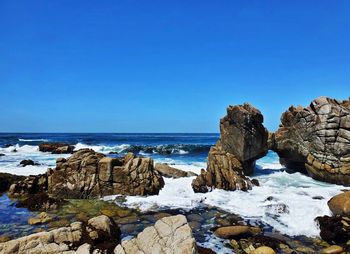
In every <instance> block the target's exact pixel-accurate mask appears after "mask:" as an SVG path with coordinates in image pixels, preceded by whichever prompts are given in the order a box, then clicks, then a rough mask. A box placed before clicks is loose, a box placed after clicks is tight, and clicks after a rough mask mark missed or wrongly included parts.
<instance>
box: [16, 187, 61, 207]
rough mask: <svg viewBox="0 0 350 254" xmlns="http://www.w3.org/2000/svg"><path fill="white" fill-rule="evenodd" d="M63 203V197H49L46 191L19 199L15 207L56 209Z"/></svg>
mask: <svg viewBox="0 0 350 254" xmlns="http://www.w3.org/2000/svg"><path fill="white" fill-rule="evenodd" d="M64 203H65V201H64V200H63V199H59V198H53V197H49V196H48V195H47V193H46V192H39V193H36V194H32V195H29V196H28V197H27V198H25V199H23V200H19V201H18V203H17V204H16V207H25V208H28V209H29V210H31V211H50V210H56V209H57V208H58V207H60V206H61V205H62V204H64Z"/></svg>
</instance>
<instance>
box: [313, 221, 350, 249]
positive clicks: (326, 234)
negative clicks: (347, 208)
mask: <svg viewBox="0 0 350 254" xmlns="http://www.w3.org/2000/svg"><path fill="white" fill-rule="evenodd" d="M316 221H317V222H318V224H319V227H320V236H321V238H322V239H323V240H325V241H327V242H328V243H330V244H344V243H346V242H347V241H349V239H350V218H349V217H346V216H333V217H330V216H327V215H325V216H322V217H317V218H316Z"/></svg>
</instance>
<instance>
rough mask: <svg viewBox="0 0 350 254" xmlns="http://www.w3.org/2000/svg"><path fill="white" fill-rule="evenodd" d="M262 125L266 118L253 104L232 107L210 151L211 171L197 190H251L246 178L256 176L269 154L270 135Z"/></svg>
mask: <svg viewBox="0 0 350 254" xmlns="http://www.w3.org/2000/svg"><path fill="white" fill-rule="evenodd" d="M262 123H263V116H262V114H261V113H260V111H259V110H257V109H256V108H254V107H253V106H251V105H250V104H247V103H246V104H243V105H238V106H229V107H228V108H227V115H226V116H225V117H224V118H222V119H221V120H220V139H219V141H218V142H217V143H216V145H215V146H213V147H212V148H211V149H210V151H209V155H208V164H207V169H206V170H202V172H201V174H200V175H199V176H198V177H197V178H196V179H195V180H194V181H193V182H192V188H193V190H194V191H195V192H207V191H209V190H212V189H214V188H219V189H224V190H249V189H251V187H252V186H253V184H252V182H251V181H250V179H249V178H247V177H246V175H250V174H252V173H253V171H254V168H255V161H256V160H257V159H259V158H261V157H263V156H264V155H265V154H266V153H267V151H268V142H267V141H268V135H269V134H268V132H267V130H266V128H265V127H264V126H263V124H262ZM255 182H256V181H255ZM256 183H257V182H256ZM257 184H258V183H257Z"/></svg>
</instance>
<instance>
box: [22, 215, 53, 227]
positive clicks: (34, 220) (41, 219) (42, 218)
mask: <svg viewBox="0 0 350 254" xmlns="http://www.w3.org/2000/svg"><path fill="white" fill-rule="evenodd" d="M52 220H53V218H52V217H51V216H50V215H48V214H47V213H46V212H42V213H40V214H39V215H38V216H37V217H31V218H29V219H28V224H29V225H38V224H44V223H48V222H50V221H52Z"/></svg>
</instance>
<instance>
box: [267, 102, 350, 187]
mask: <svg viewBox="0 0 350 254" xmlns="http://www.w3.org/2000/svg"><path fill="white" fill-rule="evenodd" d="M272 138H273V139H274V140H273V141H270V142H269V143H270V144H272V145H271V146H272V147H271V148H272V149H273V150H274V151H276V152H277V153H278V155H279V156H280V158H281V163H282V164H283V165H285V166H286V167H287V168H290V169H294V170H298V171H305V170H306V171H307V173H308V174H309V175H310V176H311V177H313V178H314V179H316V180H321V181H325V182H330V183H336V184H343V185H350V159H349V158H350V157H349V155H350V100H344V101H339V100H334V99H330V98H327V97H319V98H317V99H315V100H314V101H312V102H311V104H310V106H308V107H306V108H303V107H301V106H299V107H297V108H295V107H293V106H292V107H290V108H289V109H288V111H286V112H284V113H283V114H282V117H281V125H280V128H279V129H278V130H277V132H276V133H275V134H274V135H273V137H272Z"/></svg>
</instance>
